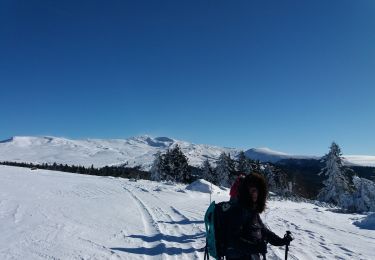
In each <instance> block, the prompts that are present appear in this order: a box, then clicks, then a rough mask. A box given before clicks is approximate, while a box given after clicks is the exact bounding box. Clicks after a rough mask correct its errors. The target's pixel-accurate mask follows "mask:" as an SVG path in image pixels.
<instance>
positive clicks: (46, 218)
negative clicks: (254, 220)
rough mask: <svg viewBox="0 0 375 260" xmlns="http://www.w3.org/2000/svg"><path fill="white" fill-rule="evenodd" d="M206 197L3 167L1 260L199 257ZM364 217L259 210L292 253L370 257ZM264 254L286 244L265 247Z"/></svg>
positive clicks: (292, 208) (276, 254)
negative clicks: (288, 241)
mask: <svg viewBox="0 0 375 260" xmlns="http://www.w3.org/2000/svg"><path fill="white" fill-rule="evenodd" d="M227 194H228V193H227V191H221V190H220V189H215V194H213V198H214V199H215V200H216V201H222V200H227V199H228V195H227ZM208 204H209V194H208V193H204V192H199V191H194V188H193V189H192V188H191V187H190V189H189V190H188V189H186V186H184V185H168V184H160V183H156V182H151V181H137V182H133V181H130V180H128V179H118V178H112V177H96V176H85V175H78V174H69V173H60V172H53V171H47V170H35V171H31V170H30V169H26V168H16V167H8V166H0V223H1V225H0V259H203V252H202V251H200V249H201V248H202V247H203V246H204V244H205V237H204V236H205V230H204V223H203V220H202V219H203V215H204V212H205V210H206V208H207V206H208ZM365 217H366V216H365V215H354V214H340V213H334V212H332V211H329V210H327V209H326V208H323V207H318V206H316V205H313V204H309V203H297V202H291V201H278V200H274V201H270V202H269V204H268V208H267V210H266V212H265V213H264V214H262V218H263V220H264V222H265V223H266V224H267V225H268V226H269V227H270V228H271V229H272V230H273V231H274V232H275V233H277V234H279V235H283V234H284V233H285V230H290V231H291V232H292V233H293V234H294V236H295V240H294V241H293V242H292V245H291V246H290V258H289V259H319V258H321V259H375V250H374V244H375V230H373V225H372V224H371V223H373V221H372V222H371V221H367V222H365V223H367V224H366V225H359V224H358V223H363V221H362V220H363V219H365ZM371 219H372V217H370V220H371ZM268 259H284V248H283V247H280V248H278V247H269V254H268Z"/></svg>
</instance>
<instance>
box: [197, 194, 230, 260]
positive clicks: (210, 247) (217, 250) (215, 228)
mask: <svg viewBox="0 0 375 260" xmlns="http://www.w3.org/2000/svg"><path fill="white" fill-rule="evenodd" d="M230 206H231V205H230V203H229V202H220V203H217V204H216V203H215V201H213V202H212V203H211V204H210V206H209V207H208V209H207V211H206V214H205V215H204V224H205V226H206V246H205V251H204V259H209V256H211V257H213V258H214V259H223V257H224V254H225V239H224V238H225V236H224V232H223V230H222V228H221V227H223V224H224V223H223V222H224V218H223V212H225V211H226V210H228V209H229V208H230Z"/></svg>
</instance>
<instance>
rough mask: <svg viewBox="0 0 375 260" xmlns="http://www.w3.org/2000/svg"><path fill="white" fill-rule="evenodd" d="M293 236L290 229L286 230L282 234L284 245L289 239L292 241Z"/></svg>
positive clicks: (287, 243)
mask: <svg viewBox="0 0 375 260" xmlns="http://www.w3.org/2000/svg"><path fill="white" fill-rule="evenodd" d="M293 239H294V237H293V236H292V233H291V232H290V231H287V232H286V234H285V235H284V238H283V240H284V243H285V245H289V244H290V242H291V241H293Z"/></svg>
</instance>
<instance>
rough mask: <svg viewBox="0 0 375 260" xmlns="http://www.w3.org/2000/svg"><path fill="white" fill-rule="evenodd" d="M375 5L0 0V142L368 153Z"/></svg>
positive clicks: (374, 127)
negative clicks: (162, 141)
mask: <svg viewBox="0 0 375 260" xmlns="http://www.w3.org/2000/svg"><path fill="white" fill-rule="evenodd" d="M374 14H375V2H374V1H373V0H363V1H362V0H361V1H352V0H350V1H346V0H337V1H330V0H328V1H327V0H314V1H301V0H294V1H288V0H287V1H280V0H275V1H260V0H258V1H220V0H210V1H192V0H189V1H176V0H172V1H157V0H153V1H142V0H140V1H120V0H116V1H95V0H90V1H66V0H64V1H47V0H46V1H40V0H33V1H28V0H24V1H20V0H3V1H1V3H0V93H1V96H0V113H1V119H0V120H1V121H0V122H1V123H0V139H5V138H7V137H10V136H14V135H37V136H40V135H53V136H65V137H69V138H127V137H130V136H135V135H140V134H150V135H153V136H169V137H174V138H178V139H183V140H187V141H191V142H194V143H206V144H214V145H220V146H229V147H237V148H243V149H248V148H252V147H265V146H266V147H269V148H271V149H274V150H281V151H284V152H289V153H294V154H315V155H321V154H324V153H326V152H327V151H328V147H329V146H330V143H331V141H333V140H335V141H336V142H338V144H339V145H341V148H342V150H343V152H344V153H345V154H370V155H375V138H374V133H375V15H374Z"/></svg>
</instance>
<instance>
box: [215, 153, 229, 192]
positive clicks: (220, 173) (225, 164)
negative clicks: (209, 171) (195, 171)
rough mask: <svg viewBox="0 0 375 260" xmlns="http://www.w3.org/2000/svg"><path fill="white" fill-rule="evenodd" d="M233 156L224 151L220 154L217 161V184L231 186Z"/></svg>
mask: <svg viewBox="0 0 375 260" xmlns="http://www.w3.org/2000/svg"><path fill="white" fill-rule="evenodd" d="M232 167H233V166H232V163H231V158H230V156H229V155H227V154H225V153H224V152H223V153H222V154H220V156H219V159H218V161H217V163H216V168H215V173H216V176H215V177H216V179H215V182H214V183H215V184H217V185H220V186H224V187H228V186H229V176H230V174H231V170H232Z"/></svg>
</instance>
